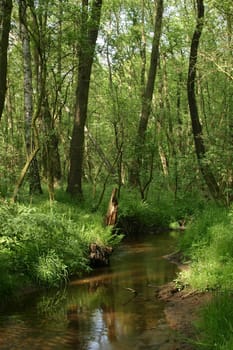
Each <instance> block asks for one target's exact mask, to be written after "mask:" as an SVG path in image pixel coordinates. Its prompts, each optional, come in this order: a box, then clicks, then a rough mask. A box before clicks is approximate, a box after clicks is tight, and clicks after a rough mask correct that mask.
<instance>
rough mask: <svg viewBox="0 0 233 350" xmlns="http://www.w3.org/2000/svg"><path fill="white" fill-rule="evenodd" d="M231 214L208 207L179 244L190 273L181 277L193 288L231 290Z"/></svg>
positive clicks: (230, 211)
mask: <svg viewBox="0 0 233 350" xmlns="http://www.w3.org/2000/svg"><path fill="white" fill-rule="evenodd" d="M231 214H232V210H231V209H230V210H227V209H225V208H221V207H217V206H212V207H211V206H210V207H207V208H206V209H205V210H204V211H203V213H200V215H199V217H197V218H196V219H195V221H194V222H193V224H192V225H191V227H190V228H189V229H188V230H187V232H185V234H184V236H183V238H182V240H181V244H180V246H181V248H182V250H183V251H184V253H185V254H186V255H188V256H189V257H190V258H191V261H192V263H191V269H190V270H188V271H184V272H182V273H181V274H180V278H181V280H182V281H183V283H184V284H188V285H191V286H192V287H193V288H197V289H201V290H206V289H216V288H218V289H222V290H232V289H233V222H232V215H231Z"/></svg>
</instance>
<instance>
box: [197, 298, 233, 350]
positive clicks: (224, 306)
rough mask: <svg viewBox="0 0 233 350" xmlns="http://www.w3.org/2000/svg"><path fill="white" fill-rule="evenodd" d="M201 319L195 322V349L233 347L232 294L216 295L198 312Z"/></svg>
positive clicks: (229, 348)
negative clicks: (196, 332)
mask: <svg viewBox="0 0 233 350" xmlns="http://www.w3.org/2000/svg"><path fill="white" fill-rule="evenodd" d="M200 316H201V320H200V321H199V322H198V323H197V324H196V327H197V330H199V338H200V339H199V341H198V342H197V349H200V350H201V349H202V350H213V349H216V350H231V349H233V299H232V294H229V293H222V294H220V295H216V297H215V298H214V299H213V301H212V302H210V304H209V305H207V306H205V307H204V308H203V309H202V310H201V313H200Z"/></svg>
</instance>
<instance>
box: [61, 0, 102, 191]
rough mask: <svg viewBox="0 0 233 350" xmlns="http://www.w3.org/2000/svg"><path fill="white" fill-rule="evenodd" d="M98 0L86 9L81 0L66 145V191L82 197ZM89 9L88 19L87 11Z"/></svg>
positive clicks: (98, 9)
mask: <svg viewBox="0 0 233 350" xmlns="http://www.w3.org/2000/svg"><path fill="white" fill-rule="evenodd" d="M101 8H102V0H95V1H93V5H92V8H91V9H90V10H88V0H83V1H82V23H81V42H80V46H79V57H78V59H79V65H78V86H77V90H76V105H75V115H74V125H73V132H72V138H71V145H70V170H69V176H68V186H67V192H69V193H70V194H71V195H78V196H80V197H82V195H83V193H82V173H83V158H84V138H85V136H84V127H85V123H86V119H87V107H88V95H89V86H90V76H91V69H92V64H93V59H94V52H95V45H96V40H97V36H98V31H99V25H100V16H101ZM89 11H90V18H88V12H89Z"/></svg>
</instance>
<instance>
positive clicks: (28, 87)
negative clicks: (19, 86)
mask: <svg viewBox="0 0 233 350" xmlns="http://www.w3.org/2000/svg"><path fill="white" fill-rule="evenodd" d="M19 19H20V35H21V40H22V51H23V63H24V113H25V140H26V149H27V155H28V157H29V155H30V154H31V153H32V152H33V150H34V149H35V145H34V144H35V142H34V135H33V134H34V133H33V125H32V124H33V88H32V64H31V61H32V60H31V49H30V35H29V32H28V28H27V6H26V3H25V1H22V0H20V1H19ZM36 148H37V147H36ZM28 170H29V176H28V179H29V192H30V194H33V193H39V194H41V193H42V188H41V182H40V174H39V167H38V162H37V159H36V156H35V157H34V158H33V160H32V161H31V162H30V167H29V169H28Z"/></svg>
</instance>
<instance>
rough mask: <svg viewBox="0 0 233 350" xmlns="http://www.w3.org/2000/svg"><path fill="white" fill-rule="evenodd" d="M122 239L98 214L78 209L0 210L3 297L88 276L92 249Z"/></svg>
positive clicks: (40, 204) (44, 205) (42, 204)
mask: <svg viewBox="0 0 233 350" xmlns="http://www.w3.org/2000/svg"><path fill="white" fill-rule="evenodd" d="M121 239H122V237H121V236H117V235H113V234H112V232H111V228H110V227H104V226H103V218H102V215H101V214H100V213H95V214H94V213H91V212H90V211H87V209H86V208H85V209H84V208H82V207H81V206H80V207H78V205H77V203H74V202H72V201H69V202H64V201H63V202H58V201H55V202H54V203H50V202H49V201H47V200H44V199H43V200H39V199H38V198H37V199H36V201H35V203H33V204H32V203H31V204H27V205H26V204H23V203H17V204H10V203H8V202H7V201H5V202H3V203H2V204H1V205H0V272H1V274H0V295H1V296H3V297H4V296H5V295H7V294H10V293H11V292H13V291H14V290H15V289H16V287H20V285H21V286H24V285H25V281H26V282H27V284H33V285H40V286H46V287H54V286H60V285H61V284H62V283H65V282H66V281H67V279H68V277H69V276H71V275H74V274H75V275H81V274H83V273H84V272H87V271H89V270H90V267H89V259H88V247H89V244H90V243H94V242H95V243H97V244H98V245H101V246H104V245H111V246H115V245H116V244H118V243H119V242H120V240H121Z"/></svg>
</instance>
